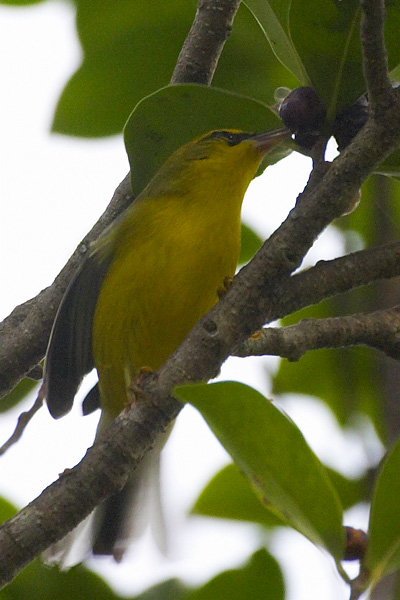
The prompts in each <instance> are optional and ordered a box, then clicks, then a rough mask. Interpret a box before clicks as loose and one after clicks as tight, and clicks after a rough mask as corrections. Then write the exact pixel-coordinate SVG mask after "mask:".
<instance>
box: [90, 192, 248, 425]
mask: <svg viewBox="0 0 400 600" xmlns="http://www.w3.org/2000/svg"><path fill="white" fill-rule="evenodd" d="M232 194H233V197H232V196H231V197H230V201H229V205H228V206H226V205H224V204H223V203H222V204H221V203H220V205H219V207H218V210H216V206H215V204H214V203H216V204H217V205H218V202H220V198H219V197H218V190H215V194H213V193H210V194H209V196H208V197H207V198H200V197H199V198H194V197H193V193H192V194H191V197H190V200H189V201H187V199H185V197H184V196H171V197H166V196H163V197H161V198H160V197H158V198H146V199H144V200H143V202H139V203H138V205H137V206H136V207H134V209H133V210H132V211H131V213H130V214H129V216H128V217H127V218H125V219H124V221H123V222H122V224H121V227H120V228H119V231H118V232H117V233H116V235H117V236H118V244H117V245H115V247H114V256H113V260H112V262H111V266H110V268H109V270H108V273H107V275H106V278H105V280H104V282H103V285H102V288H101V291H100V295H99V298H98V302H97V306H96V311H95V315H94V324H93V340H92V341H93V355H94V361H95V365H96V367H97V370H98V374H99V382H100V392H101V397H102V407H103V408H105V409H106V411H107V412H108V413H110V414H111V415H113V416H115V415H116V414H117V413H118V412H120V411H121V410H122V408H123V407H124V405H125V404H126V403H127V400H128V396H127V388H128V386H129V384H130V383H131V381H132V378H134V377H135V376H136V375H137V373H138V370H139V369H140V368H142V367H151V368H152V369H157V368H158V367H159V366H160V365H161V364H162V363H163V362H164V361H165V360H166V359H167V358H168V357H169V356H170V355H171V353H172V352H173V351H174V350H175V349H176V348H177V347H178V346H179V344H180V343H181V342H182V341H183V340H184V338H185V337H186V335H187V334H188V332H189V331H190V329H191V328H192V327H193V326H194V324H195V323H196V321H197V320H198V319H199V318H200V317H201V316H203V315H204V314H205V313H206V312H207V311H208V310H209V309H210V308H211V307H212V306H213V305H214V304H215V303H216V302H217V299H218V296H217V290H218V288H221V287H222V285H223V280H224V278H225V277H227V276H233V275H234V272H235V267H236V263H237V258H238V253H239V245H240V207H241V201H242V195H243V194H242V193H241V191H240V192H239V193H237V194H236V193H235V190H233V191H232ZM236 195H237V196H238V197H237V198H236ZM198 202H201V203H202V210H201V211H199V205H198ZM207 204H208V205H209V206H207ZM114 235H115V234H114Z"/></svg>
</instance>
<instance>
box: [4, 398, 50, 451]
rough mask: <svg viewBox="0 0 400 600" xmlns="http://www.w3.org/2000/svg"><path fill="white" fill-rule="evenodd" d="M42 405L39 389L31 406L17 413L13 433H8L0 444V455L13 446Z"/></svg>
mask: <svg viewBox="0 0 400 600" xmlns="http://www.w3.org/2000/svg"><path fill="white" fill-rule="evenodd" d="M41 389H43V388H41ZM42 406H43V393H42V392H41V390H40V391H39V393H38V395H37V396H36V400H35V402H34V403H33V405H32V406H31V408H30V409H29V410H27V411H25V412H22V413H21V414H20V415H19V417H18V421H17V424H16V426H15V429H14V431H13V433H12V434H11V435H10V437H9V438H8V440H7V441H6V442H4V444H3V445H2V446H0V456H2V454H5V453H6V452H7V450H9V449H10V448H11V446H13V445H14V444H16V443H17V442H18V440H19V439H20V438H21V436H22V434H23V433H24V431H25V429H26V427H27V426H28V424H29V422H30V421H31V419H33V417H34V416H35V414H36V413H37V411H38V410H39V409H40V408H42Z"/></svg>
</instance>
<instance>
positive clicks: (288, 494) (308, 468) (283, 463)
mask: <svg viewBox="0 0 400 600" xmlns="http://www.w3.org/2000/svg"><path fill="white" fill-rule="evenodd" d="M176 395H177V397H178V398H179V399H180V400H182V401H184V402H190V403H191V404H193V405H194V406H195V407H196V408H197V409H198V410H199V411H200V412H201V414H202V415H203V417H204V418H205V419H206V421H207V423H208V424H209V426H210V427H211V429H212V431H213V432H214V433H215V435H216V436H217V437H218V439H219V440H220V442H221V443H222V445H223V446H224V447H225V449H226V450H227V451H228V452H229V453H230V454H231V456H232V458H233V459H234V461H235V463H236V465H237V466H238V467H239V469H240V470H241V471H242V472H243V473H244V474H245V475H246V477H247V478H248V479H249V481H250V482H251V484H252V487H253V489H254V491H255V493H256V494H257V496H258V497H259V498H260V500H261V501H262V502H263V503H265V504H266V505H267V506H268V507H269V509H270V510H272V511H274V512H276V513H277V514H278V515H279V517H280V518H281V519H282V520H284V521H285V522H286V523H287V524H289V525H291V526H292V527H294V528H295V529H297V530H298V531H300V532H301V533H302V534H303V535H305V536H306V537H308V539H310V540H311V541H312V542H313V543H315V544H319V545H322V546H324V547H325V548H327V549H328V550H329V551H330V552H331V554H332V555H333V556H334V557H335V558H336V559H340V557H341V556H342V555H343V543H344V542H343V531H342V509H341V506H340V501H339V498H338V496H337V494H336V492H335V490H334V488H333V486H332V484H331V482H330V480H329V477H328V475H327V473H326V471H325V469H324V467H323V466H322V465H321V463H320V462H319V460H318V458H317V457H316V456H315V454H314V453H313V452H312V451H311V449H310V448H309V446H308V445H307V444H306V442H305V440H304V438H303V436H302V434H301V432H300V431H299V429H298V428H297V427H296V426H295V425H294V423H293V422H292V421H291V420H290V419H289V418H287V417H286V416H285V415H284V414H283V413H282V412H281V411H280V410H279V409H278V408H277V407H276V406H274V405H273V404H272V402H270V401H269V400H267V399H266V398H264V397H263V396H262V395H261V394H259V393H258V392H257V391H256V390H254V389H252V388H250V387H248V386H246V385H243V384H241V383H236V382H223V383H215V384H211V385H205V384H197V385H187V386H182V387H179V388H177V390H176Z"/></svg>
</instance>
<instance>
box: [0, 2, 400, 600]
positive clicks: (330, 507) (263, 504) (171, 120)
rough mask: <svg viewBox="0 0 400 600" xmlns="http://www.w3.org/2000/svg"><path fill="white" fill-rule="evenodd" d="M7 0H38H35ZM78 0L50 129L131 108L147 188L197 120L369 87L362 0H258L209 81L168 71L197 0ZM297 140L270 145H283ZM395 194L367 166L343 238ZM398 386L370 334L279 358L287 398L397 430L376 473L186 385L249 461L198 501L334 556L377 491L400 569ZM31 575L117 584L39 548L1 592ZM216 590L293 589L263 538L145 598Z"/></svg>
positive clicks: (377, 524)
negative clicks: (244, 552)
mask: <svg viewBox="0 0 400 600" xmlns="http://www.w3.org/2000/svg"><path fill="white" fill-rule="evenodd" d="M0 3H1V4H4V5H14V6H25V5H29V4H35V2H34V1H29V0H20V1H18V0H14V1H13V0H0ZM72 3H73V5H74V7H75V8H76V24H77V34H78V37H79V41H80V43H81V47H82V56H83V59H82V64H81V65H80V66H79V68H78V70H77V71H76V72H75V73H74V74H73V75H72V77H71V78H70V80H69V81H68V82H67V84H66V86H65V88H64V90H63V91H62V93H61V96H60V99H59V101H58V104H57V107H56V111H55V115H54V120H53V131H56V132H60V133H64V134H68V135H74V136H81V137H101V136H108V135H114V134H118V133H120V132H121V131H122V129H123V127H124V124H125V123H126V121H127V119H128V121H127V124H126V127H125V142H126V146H127V151H128V155H129V159H130V164H131V167H132V183H133V190H134V193H135V194H136V193H138V192H139V191H140V190H141V189H143V186H144V185H146V183H147V182H148V180H149V178H150V177H151V176H152V174H153V173H154V172H155V170H156V169H157V168H158V166H159V165H160V164H161V163H162V161H163V160H164V159H165V157H166V156H167V155H168V154H170V153H171V152H172V151H173V150H174V149H175V148H176V147H177V146H179V145H180V144H181V143H183V142H185V141H187V140H188V139H190V138H192V137H193V136H194V135H197V134H199V133H204V132H205V131H208V130H210V129H213V128H215V127H235V128H239V127H240V128H243V129H248V130H258V131H261V130H265V129H268V128H272V127H276V126H279V121H278V120H277V118H276V116H275V112H276V106H273V105H274V103H275V95H274V93H275V89H276V88H278V87H285V88H293V87H296V86H298V85H311V86H312V87H313V88H314V89H315V90H316V91H317V93H318V95H319V96H320V98H321V99H322V100H323V102H324V103H325V105H326V107H327V109H328V117H329V119H330V122H333V120H334V118H335V116H336V114H337V113H338V112H339V111H341V110H342V109H343V108H345V107H349V106H351V105H352V104H353V103H354V102H355V101H356V100H357V98H359V96H360V95H361V94H363V93H364V92H365V84H364V81H363V75H362V62H361V51H360V41H359V36H358V30H359V21H360V8H359V2H358V0H347V1H345V2H343V1H335V0H246V5H244V4H243V5H242V6H241V8H240V10H239V13H238V16H237V18H236V20H235V23H234V27H233V33H232V36H231V37H230V38H229V40H228V41H227V43H226V46H225V48H224V52H223V54H222V57H221V60H220V62H219V66H218V69H217V72H216V75H215V77H214V80H213V86H212V87H211V88H206V87H204V86H196V85H190V86H174V87H171V86H168V82H169V80H170V76H171V74H172V71H173V68H174V65H175V62H176V59H177V56H178V54H179V51H180V49H181V46H182V43H183V41H184V39H185V37H186V34H187V32H188V30H189V28H190V25H191V22H192V19H193V16H194V12H195V8H196V2H195V0H189V1H187V0H171V1H170V2H168V3H165V2H163V0H153V1H152V2H151V3H149V2H147V0H115V1H114V2H108V0H96V1H93V0H74V2H72ZM399 30H400V6H399V3H398V2H397V0H389V1H388V2H387V22H386V28H385V37H386V43H387V48H388V60H389V68H390V70H391V72H392V75H393V80H395V79H396V78H398V76H399V73H400V66H399V65H400V44H399V42H398V32H399ZM271 109H272V110H271ZM129 115H130V116H129ZM128 117H129V118H128ZM288 151H289V150H288V149H285V150H284V151H283V152H281V154H277V155H274V160H279V159H280V158H282V156H283V155H284V154H285V153H287V152H288ZM399 165H400V151H397V152H394V153H393V154H392V155H391V156H389V157H388V158H387V159H386V160H385V161H384V162H383V163H382V165H380V167H379V168H378V171H379V172H381V173H384V174H389V175H398V174H399V172H400V170H399ZM399 200H400V182H398V181H397V180H395V179H391V178H388V177H382V176H374V177H371V178H370V179H369V180H368V181H367V182H366V183H365V184H364V186H363V189H362V201H361V204H360V206H359V207H358V208H357V210H356V211H355V212H353V213H352V214H351V215H349V216H346V217H342V218H341V219H338V220H337V221H336V223H335V227H336V228H337V229H338V230H339V231H340V232H341V234H342V236H343V246H344V248H343V249H344V251H345V252H346V251H351V250H354V249H359V248H366V247H369V246H374V245H379V244H382V243H385V242H388V241H392V240H396V239H398V237H399V222H400V219H399V217H400V214H399V211H400V208H399V207H400V202H399ZM260 243H261V241H260V240H259V238H258V237H257V236H256V235H255V234H254V233H253V232H252V231H251V230H250V229H249V228H248V227H245V226H244V227H243V228H242V256H241V262H246V261H248V260H249V258H250V257H251V256H252V255H253V254H254V252H255V251H256V250H257V249H258V247H259V245H260ZM399 289H400V288H399V282H398V280H393V281H386V282H382V283H379V284H374V285H371V286H368V288H363V289H360V290H355V291H353V292H350V293H347V294H344V295H341V296H340V297H336V298H332V299H329V300H326V301H324V302H323V303H320V304H319V305H318V306H314V307H309V308H307V309H304V310H303V311H300V312H299V313H297V314H295V315H291V316H289V317H287V318H286V319H284V320H283V325H288V324H293V323H295V322H298V321H299V320H300V319H302V318H305V317H317V318H324V317H329V316H336V315H342V314H351V313H354V312H360V311H371V310H376V309H379V308H383V307H385V306H393V305H394V304H397V303H399V295H400V294H399ZM34 385H35V383H34V382H31V381H30V380H27V379H25V380H23V381H22V382H21V383H20V384H19V386H18V387H17V388H16V389H15V390H14V391H13V392H12V393H11V394H9V395H8V396H7V397H6V398H5V399H4V400H3V401H2V405H1V410H2V411H4V410H8V408H10V407H11V406H14V405H15V404H16V403H18V402H19V401H20V400H21V399H22V398H23V397H24V396H25V395H26V394H27V393H28V392H29V391H30V390H31V389H32V388H33V386H34ZM399 390H400V369H399V366H398V363H397V362H396V361H394V360H391V359H387V358H386V357H385V356H383V355H382V354H380V353H378V352H374V351H371V350H369V349H366V348H358V349H346V350H343V349H341V350H339V349H338V350H319V351H315V352H309V353H308V354H307V355H306V356H304V357H303V358H301V359H300V360H299V361H298V362H297V363H289V362H288V361H287V360H283V361H281V363H280V366H279V368H278V370H277V372H276V374H275V376H274V377H273V393H274V396H275V397H277V398H278V400H279V396H280V395H283V394H286V393H289V392H290V393H296V394H299V395H311V396H315V397H317V398H319V399H320V400H321V401H323V402H325V403H326V405H327V406H329V407H330V409H331V410H332V412H333V414H334V415H335V417H336V418H337V420H338V422H339V424H340V425H341V426H351V425H352V424H353V423H355V422H356V421H357V419H358V418H359V417H360V415H362V416H363V417H365V418H366V419H367V420H368V421H369V422H371V423H372V424H373V426H374V428H375V430H376V432H377V433H378V435H379V436H380V438H381V440H382V441H383V442H384V443H386V444H387V445H388V446H389V447H390V446H393V449H392V452H391V453H390V454H389V456H388V458H387V460H386V461H385V462H384V465H383V468H382V470H381V471H380V474H379V475H378V477H377V484H376V486H375V489H373V477H372V475H373V474H372V473H371V471H369V470H367V471H366V472H365V473H364V474H362V475H361V476H360V477H359V478H358V479H354V480H352V479H349V478H346V477H344V476H343V475H341V474H339V473H337V472H336V471H333V470H332V469H328V468H325V467H324V466H323V465H322V464H321V463H320V461H319V459H318V458H317V457H316V456H315V454H314V453H313V452H312V451H311V450H310V448H309V447H308V445H307V444H306V442H305V440H304V438H303V436H302V434H301V433H300V431H299V430H298V428H297V427H296V426H295V425H294V424H293V423H292V422H291V421H290V419H289V418H288V417H287V416H286V415H285V414H284V413H283V412H281V411H280V410H279V409H278V408H277V407H276V406H274V405H273V404H272V403H270V402H269V401H268V400H267V399H265V398H263V397H262V396H261V395H260V394H258V393H257V392H255V391H254V390H251V389H250V388H247V387H246V386H241V385H239V384H232V383H225V384H218V385H212V386H207V387H204V386H191V387H190V388H185V389H184V390H181V391H180V394H182V397H185V399H186V400H189V401H191V402H193V404H194V405H195V406H197V407H198V408H199V409H200V410H201V411H202V413H203V414H204V415H205V417H206V419H207V420H208V421H209V423H210V426H211V428H212V429H213V430H214V431H215V432H216V433H217V435H218V437H219V438H220V439H221V441H222V442H223V443H224V445H225V446H226V447H227V448H228V450H229V451H230V452H231V454H232V456H233V457H234V458H235V460H236V463H237V464H238V465H239V467H240V469H241V471H242V472H243V474H242V473H241V472H240V471H239V469H238V468H237V466H233V465H229V466H228V467H226V468H225V469H223V470H222V471H221V472H220V473H218V474H217V475H216V476H215V477H214V478H213V480H212V481H211V482H210V483H209V485H208V486H207V487H206V488H205V489H204V490H203V492H202V494H201V495H200V497H199V499H198V500H197V502H196V504H195V506H194V508H193V513H194V514H196V515H203V516H212V517H218V518H225V519H236V520H243V521H250V522H253V523H256V524H258V525H261V526H263V527H264V528H265V527H268V528H271V527H277V526H280V527H281V526H284V525H285V526H286V525H290V526H292V527H294V528H296V529H297V530H299V531H301V532H302V533H303V534H304V535H306V536H307V537H308V538H309V539H311V540H312V541H313V542H314V543H317V544H320V545H323V546H325V548H327V549H328V550H329V551H330V552H331V553H332V554H333V556H334V557H335V559H336V560H337V561H338V560H339V559H340V556H341V552H342V550H343V548H342V535H343V534H342V529H341V519H342V507H343V508H345V509H346V508H349V507H351V506H354V505H355V504H357V503H359V502H368V501H369V500H371V498H372V511H371V521H370V546H369V550H368V554H367V559H366V561H367V566H368V567H369V568H370V569H371V573H372V577H373V579H374V582H376V581H378V580H379V578H380V577H381V576H382V575H383V574H385V573H388V572H392V571H394V570H397V569H398V568H399V567H400V553H399V539H400V537H399V532H400V524H399V523H400V522H399V511H398V508H397V502H398V500H397V499H398V495H399V493H400V469H399V452H400V450H399V443H398V442H397V443H396V441H397V439H398V437H399V432H400V392H399ZM360 435H362V434H361V433H360ZM371 467H375V465H372V466H371ZM246 477H247V479H246ZM248 479H249V480H250V481H251V485H249V483H248ZM254 491H255V492H256V493H255V494H254ZM339 499H340V500H339ZM260 500H261V501H260ZM13 512H14V509H13V507H11V506H10V505H8V504H7V503H6V502H0V517H1V519H2V520H4V519H7V518H9V517H10V516H11V515H12V514H13ZM339 568H340V567H339ZM32 590H35V598H38V599H39V600H41V599H43V600H46V599H47V598H49V599H50V598H55V597H57V598H60V599H62V598H68V599H69V598H71V597H77V596H76V590H79V600H82V599H83V600H84V599H85V598H94V597H95V598H98V599H99V600H100V599H102V598H105V599H106V598H109V599H111V598H117V596H116V595H115V594H114V592H112V590H111V589H110V588H109V587H108V586H107V585H106V584H105V583H104V582H103V581H102V580H101V579H100V578H99V577H97V576H96V575H94V574H93V573H90V572H89V571H87V570H86V569H84V568H83V567H75V568H73V569H71V570H70V571H69V572H67V573H65V572H64V573H63V572H59V571H58V570H57V569H48V568H47V567H44V566H43V565H42V564H41V563H40V562H39V561H36V562H34V563H32V564H31V565H29V566H28V567H27V568H26V569H25V570H24V571H23V572H22V573H21V574H20V575H19V577H17V578H16V580H15V581H14V582H13V583H12V584H11V585H10V586H8V588H6V589H5V590H4V591H2V592H0V600H3V599H4V600H8V599H15V600H17V599H18V600H19V599H21V600H23V599H24V600H25V598H30V597H32ZM214 598H215V599H217V598H218V599H219V598H230V599H232V600H236V598H237V599H238V600H239V598H240V599H241V598H246V599H248V600H253V599H254V600H259V599H260V600H261V598H262V599H263V600H268V599H269V598H271V600H272V599H273V600H280V599H281V598H282V599H283V598H284V587H283V581H282V575H281V572H280V568H279V566H278V565H277V563H276V561H275V559H273V558H272V557H271V556H270V555H269V554H268V553H267V552H266V551H265V550H259V551H258V552H256V553H255V554H254V555H253V557H251V559H250V560H249V562H248V564H247V565H245V566H244V567H242V568H239V569H234V570H229V571H226V572H225V573H222V574H220V575H218V576H217V577H215V578H214V579H212V580H211V581H209V582H208V583H206V584H205V585H204V586H202V587H200V588H198V589H189V588H187V587H186V586H185V585H183V584H182V583H181V582H179V581H177V580H169V581H166V582H163V583H161V584H159V585H157V586H155V587H153V588H151V589H150V590H147V591H146V592H145V593H143V594H142V595H140V596H139V597H137V599H136V600H159V599H160V600H161V599H162V600H172V599H174V600H180V599H182V600H184V599H187V600H200V599H201V600H203V599H204V600H213V599H214Z"/></svg>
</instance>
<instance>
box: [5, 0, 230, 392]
mask: <svg viewBox="0 0 400 600" xmlns="http://www.w3.org/2000/svg"><path fill="white" fill-rule="evenodd" d="M239 5H240V0H199V1H198V10H197V13H196V16H195V19H194V22H193V25H192V28H191V30H190V32H189V34H188V36H187V38H186V40H185V43H184V46H183V49H182V52H181V54H180V55H179V58H178V62H177V65H176V68H175V71H174V73H173V75H172V79H171V82H170V83H211V80H212V78H213V76H214V72H215V69H216V67H217V63H218V59H219V56H220V54H221V52H222V48H223V46H224V43H225V41H226V39H227V37H228V35H229V32H230V30H231V26H232V22H233V19H234V17H235V14H236V12H237V10H238V8H239ZM132 201H133V198H132V192H131V187H130V179H129V175H127V176H126V177H125V179H124V180H123V181H122V182H121V184H120V185H119V186H118V188H117V189H116V191H115V193H114V196H113V198H112V200H111V202H110V204H109V206H108V207H107V209H106V211H105V213H104V214H103V215H102V217H100V219H99V220H98V222H97V223H96V225H95V226H94V227H93V229H92V230H91V231H90V232H89V233H88V235H87V236H85V238H84V239H83V240H82V241H81V243H80V244H79V245H78V247H77V249H76V250H75V252H74V254H73V255H72V256H71V258H70V259H69V261H68V262H67V264H66V265H65V267H64V268H63V269H62V271H61V272H60V274H59V275H58V276H57V277H56V279H55V281H54V283H53V284H52V285H51V286H49V287H48V288H46V289H44V290H43V291H42V292H40V294H38V296H36V297H35V298H33V299H32V300H28V301H27V302H25V303H24V304H21V305H20V306H18V307H17V308H15V310H14V311H13V312H12V313H11V315H10V316H9V317H7V318H6V319H5V320H4V321H3V323H1V324H0V337H1V340H2V344H1V347H0V398H1V397H2V396H4V395H5V394H7V393H8V392H9V391H11V390H12V388H13V387H14V386H15V385H16V384H17V383H18V381H20V379H22V378H23V377H25V376H26V375H28V373H29V372H30V371H31V369H32V368H34V367H35V366H36V365H37V363H38V362H39V361H41V360H42V358H43V356H44V354H45V352H46V347H47V342H48V339H49V335H50V331H51V327H52V324H53V321H54V317H55V315H56V312H57V308H58V305H59V304H60V301H61V298H62V296H63V294H64V292H65V289H66V287H67V285H68V283H69V281H70V280H71V278H72V276H73V274H74V273H75V272H76V269H77V268H78V266H79V265H80V264H81V263H82V261H83V259H84V257H85V255H86V251H87V249H88V247H89V245H90V243H91V242H93V241H95V240H96V239H97V238H98V237H99V235H100V234H101V233H102V232H103V231H104V229H105V228H106V227H107V226H108V225H109V224H110V223H112V221H113V220H114V219H115V217H116V216H118V215H119V214H120V213H121V212H123V211H124V210H125V209H126V208H127V206H129V204H131V202H132Z"/></svg>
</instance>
